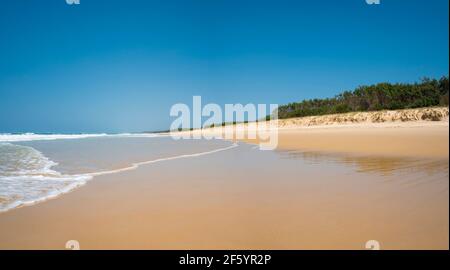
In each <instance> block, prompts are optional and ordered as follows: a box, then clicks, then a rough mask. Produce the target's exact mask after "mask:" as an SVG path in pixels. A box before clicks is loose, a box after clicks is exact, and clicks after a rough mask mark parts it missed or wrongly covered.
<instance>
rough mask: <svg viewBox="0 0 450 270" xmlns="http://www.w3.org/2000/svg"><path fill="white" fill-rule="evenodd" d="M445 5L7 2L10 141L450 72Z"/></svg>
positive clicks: (0, 76) (2, 31) (3, 42)
mask: <svg viewBox="0 0 450 270" xmlns="http://www.w3.org/2000/svg"><path fill="white" fill-rule="evenodd" d="M448 4H449V2H448V0H408V1H406V0H381V4H380V5H367V4H366V3H365V0H345V1H336V0H328V1H327V0H320V1H317V0H308V1H300V0H297V1H264V0H253V1H237V0H180V1H170V0H166V1H162V0H161V1H152V0H141V1H138V0H103V1H101V0H81V4H80V5H77V6H69V5H67V4H66V3H65V0H45V1H41V0H8V1H1V3H0V133H2V132H64V133H73V132H77V133H78V132H126V131H142V130H157V129H166V128H168V126H169V124H170V122H171V119H170V117H169V109H170V107H171V105H172V104H174V103H178V102H184V103H188V104H190V103H191V100H192V96H193V95H202V97H203V101H204V102H215V103H219V104H224V103H243V104H246V103H249V102H252V103H278V104H284V103H288V102H291V101H298V100H302V99H305V98H315V97H327V96H334V95H335V94H337V93H338V92H340V91H342V90H351V89H353V88H354V87H356V86H358V85H362V84H371V83H376V82H384V81H389V82H412V81H417V80H419V79H420V78H421V77H423V76H428V77H441V76H443V75H447V74H448V65H449V62H448V57H449V53H448V52H449V49H448V46H449V44H448V39H449V36H448V32H449V29H448V20H449V17H448V8H449V7H448Z"/></svg>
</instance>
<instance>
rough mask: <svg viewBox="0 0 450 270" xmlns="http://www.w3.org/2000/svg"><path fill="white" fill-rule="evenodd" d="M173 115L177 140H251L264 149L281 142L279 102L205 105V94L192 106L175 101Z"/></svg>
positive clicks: (196, 99)
mask: <svg viewBox="0 0 450 270" xmlns="http://www.w3.org/2000/svg"><path fill="white" fill-rule="evenodd" d="M170 116H171V117H176V119H175V120H174V121H173V122H172V124H171V125H170V134H171V136H172V137H173V138H174V139H177V140H178V139H181V138H183V139H207V140H209V139H227V140H233V139H236V140H250V141H255V142H257V143H258V144H259V147H260V149H261V150H273V149H275V148H276V147H277V145H278V121H277V120H278V104H268V105H267V104H251V103H249V104H246V105H243V104H225V106H224V110H222V107H220V106H219V105H218V104H215V103H208V104H205V105H204V106H203V105H202V98H201V96H193V98H192V107H190V106H189V105H187V104H184V103H178V104H175V105H173V106H172V108H171V109H170ZM204 118H207V119H206V120H205V121H203V119H204Z"/></svg>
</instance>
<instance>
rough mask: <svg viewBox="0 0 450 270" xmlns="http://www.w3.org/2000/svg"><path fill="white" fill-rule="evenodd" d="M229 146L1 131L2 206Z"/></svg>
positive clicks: (27, 202)
mask: <svg viewBox="0 0 450 270" xmlns="http://www.w3.org/2000/svg"><path fill="white" fill-rule="evenodd" d="M230 147H234V146H233V144H231V143H229V142H224V141H217V140H216V141H202V140H190V141H184V142H182V141H176V140H173V139H172V138H170V137H169V136H167V135H159V134H112V135H111V134H73V135H68V134H49V135H43V134H33V133H26V134H0V212H4V211H7V210H11V209H13V208H17V207H21V206H26V205H32V204H35V203H38V202H41V201H45V200H47V199H50V198H54V197H57V196H59V195H61V194H64V193H67V192H69V191H71V190H73V189H75V188H77V187H80V186H82V185H84V184H86V182H87V181H89V180H91V179H92V178H93V176H96V175H103V174H110V173H116V172H120V171H124V170H131V169H135V168H137V167H138V166H139V165H143V164H145V163H153V162H160V161H165V160H170V159H176V158H186V157H190V156H198V155H203V154H208V153H213V152H216V151H222V150H226V149H228V148H230Z"/></svg>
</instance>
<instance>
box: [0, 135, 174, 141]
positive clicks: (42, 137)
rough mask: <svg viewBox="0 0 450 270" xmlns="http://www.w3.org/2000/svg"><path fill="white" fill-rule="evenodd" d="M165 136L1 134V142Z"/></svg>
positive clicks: (152, 136)
mask: <svg viewBox="0 0 450 270" xmlns="http://www.w3.org/2000/svg"><path fill="white" fill-rule="evenodd" d="M161 136H165V135H161V134H154V133H120V134H106V133H99V134H35V133H23V134H10V133H3V134H0V142H25V141H48V140H64V139H65V140H67V139H85V138H95V137H128V138H154V137H161Z"/></svg>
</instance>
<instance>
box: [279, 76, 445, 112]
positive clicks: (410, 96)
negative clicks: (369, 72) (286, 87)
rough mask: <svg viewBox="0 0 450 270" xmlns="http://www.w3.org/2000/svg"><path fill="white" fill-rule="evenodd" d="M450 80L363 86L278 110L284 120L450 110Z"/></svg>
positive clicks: (281, 107)
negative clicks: (406, 110) (373, 112)
mask: <svg viewBox="0 0 450 270" xmlns="http://www.w3.org/2000/svg"><path fill="white" fill-rule="evenodd" d="M448 104H449V82H448V76H444V77H442V78H441V79H439V80H437V79H429V78H424V79H422V80H421V81H420V82H416V83H410V84H405V83H396V84H391V83H378V84H374V85H369V86H359V87H357V88H356V89H354V90H353V91H344V92H342V93H341V94H338V95H336V96H335V97H333V98H323V99H308V100H303V101H301V102H293V103H289V104H287V105H283V106H280V107H279V108H278V117H279V118H280V119H284V118H292V117H303V116H312V115H324V114H334V113H347V112H357V111H380V110H398V109H409V108H420V107H430V106H448Z"/></svg>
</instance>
